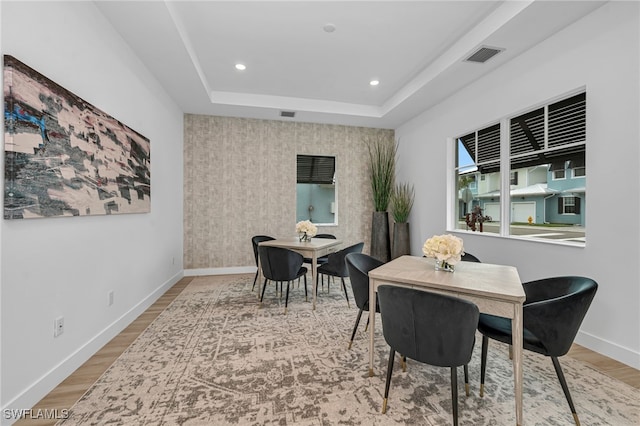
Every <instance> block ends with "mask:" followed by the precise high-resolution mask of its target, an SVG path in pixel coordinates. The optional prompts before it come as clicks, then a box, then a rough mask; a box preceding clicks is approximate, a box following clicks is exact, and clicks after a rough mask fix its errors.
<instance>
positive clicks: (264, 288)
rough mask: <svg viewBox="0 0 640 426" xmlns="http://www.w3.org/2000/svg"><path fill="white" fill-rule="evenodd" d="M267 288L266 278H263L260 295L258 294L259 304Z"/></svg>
mask: <svg viewBox="0 0 640 426" xmlns="http://www.w3.org/2000/svg"><path fill="white" fill-rule="evenodd" d="M266 289H267V279H266V278H265V279H264V284H263V285H262V296H260V304H261V305H262V299H264V291H265V290H266Z"/></svg>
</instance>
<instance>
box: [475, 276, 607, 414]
mask: <svg viewBox="0 0 640 426" xmlns="http://www.w3.org/2000/svg"><path fill="white" fill-rule="evenodd" d="M523 287H524V292H525V294H526V297H527V298H526V300H525V302H524V305H523V308H522V320H523V327H524V334H523V347H524V349H527V350H530V351H532V352H537V353H539V354H542V355H546V356H548V357H551V361H552V362H553V366H554V367H555V370H556V375H557V376H558V380H559V381H560V386H562V390H563V391H564V395H565V397H566V398H567V402H568V403H569V408H570V409H571V413H572V414H573V419H574V421H575V423H576V425H580V420H579V419H578V414H577V413H576V409H575V407H574V405H573V401H572V400H571V394H570V393H569V388H568V387H567V382H566V380H565V378H564V374H563V372H562V368H561V367H560V362H559V361H558V357H560V356H562V355H565V354H566V353H567V352H568V351H569V348H571V345H572V344H573V340H574V339H575V337H576V334H577V333H578V329H579V328H580V324H582V320H583V319H584V317H585V315H586V314H587V310H588V309H589V306H590V305H591V301H592V300H593V298H594V296H595V294H596V291H597V289H598V284H597V283H596V282H595V281H594V280H592V279H590V278H585V277H577V276H567V277H553V278H545V279H541V280H536V281H530V282H527V283H524V284H523ZM478 330H479V331H480V333H482V356H481V361H480V363H481V365H480V396H483V395H484V378H485V370H486V367H487V349H488V346H489V339H494V340H497V341H500V342H503V343H507V344H509V345H511V320H510V319H508V318H502V317H497V316H494V315H488V314H481V315H480V320H479V322H478Z"/></svg>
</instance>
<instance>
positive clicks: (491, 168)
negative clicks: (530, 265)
mask: <svg viewBox="0 0 640 426" xmlns="http://www.w3.org/2000/svg"><path fill="white" fill-rule="evenodd" d="M501 135H502V137H501ZM502 138H504V140H503V139H502ZM455 140H456V145H455V146H456V151H455V158H456V163H455V173H456V176H457V180H455V182H457V184H456V188H455V191H456V194H457V197H454V199H456V200H457V201H456V202H455V204H454V205H455V213H454V215H455V216H454V215H451V216H453V217H454V218H455V220H454V221H453V222H450V224H451V225H452V226H451V228H453V229H458V230H467V231H472V232H485V233H486V232H488V233H498V234H500V235H503V236H517V237H518V238H531V239H538V240H540V239H542V240H554V241H556V242H557V241H564V242H569V243H577V244H583V243H584V241H585V221H584V202H585V200H586V185H585V175H586V174H585V170H586V169H585V156H586V94H585V93H584V92H581V93H577V94H573V95H570V96H568V97H564V98H561V99H559V100H557V101H554V102H550V103H547V104H545V105H542V106H536V107H534V108H531V109H530V110H529V111H526V112H524V113H521V114H518V115H514V116H512V117H505V118H503V119H501V121H500V123H498V124H493V125H491V126H488V127H485V128H482V129H479V130H477V131H474V132H470V133H468V134H466V135H464V136H460V137H458V138H456V139H455ZM501 162H502V164H503V167H504V165H506V164H508V165H509V170H508V171H506V170H505V171H504V172H505V173H507V172H508V173H509V174H508V177H507V176H505V178H502V177H501V176H502V175H503V174H504V173H501V170H500V167H501ZM467 175H474V177H475V180H474V181H475V182H477V185H476V187H475V188H472V187H471V185H470V184H469V183H468V182H470V180H469V179H467V178H466V176H467ZM505 204H506V205H505ZM503 213H504V214H507V213H508V215H509V217H506V218H502V217H501V216H502V214H503Z"/></svg>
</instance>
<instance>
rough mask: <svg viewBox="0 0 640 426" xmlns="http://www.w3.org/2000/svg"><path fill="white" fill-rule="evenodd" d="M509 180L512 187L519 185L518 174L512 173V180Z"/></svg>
mask: <svg viewBox="0 0 640 426" xmlns="http://www.w3.org/2000/svg"><path fill="white" fill-rule="evenodd" d="M509 179H510V182H509V183H510V184H511V185H517V184H518V172H514V171H512V172H511V173H510V178H509Z"/></svg>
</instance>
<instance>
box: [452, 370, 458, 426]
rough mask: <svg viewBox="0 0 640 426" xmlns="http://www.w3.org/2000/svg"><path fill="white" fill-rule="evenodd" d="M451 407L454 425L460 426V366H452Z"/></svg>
mask: <svg viewBox="0 0 640 426" xmlns="http://www.w3.org/2000/svg"><path fill="white" fill-rule="evenodd" d="M451 408H452V409H453V426H458V367H451Z"/></svg>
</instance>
